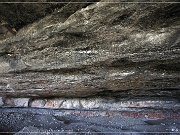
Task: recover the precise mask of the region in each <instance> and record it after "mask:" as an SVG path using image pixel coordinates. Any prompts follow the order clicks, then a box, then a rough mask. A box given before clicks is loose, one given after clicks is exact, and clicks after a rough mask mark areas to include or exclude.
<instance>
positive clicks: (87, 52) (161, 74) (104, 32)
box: [0, 1, 180, 98]
mask: <svg viewBox="0 0 180 135" xmlns="http://www.w3.org/2000/svg"><path fill="white" fill-rule="evenodd" d="M178 9H179V5H178V4H175V3H150V4H144V3H107V2H103V1H102V2H97V3H95V4H92V5H89V6H87V7H86V8H82V9H80V10H78V11H76V12H75V13H72V14H71V15H70V16H69V17H67V18H65V20H64V21H57V20H56V18H57V17H60V16H61V13H62V12H61V10H60V11H59V12H58V11H57V12H55V13H54V14H51V15H49V16H47V17H46V18H44V19H41V20H40V21H38V22H35V23H33V24H32V25H29V26H27V27H25V28H23V29H21V30H20V31H19V32H18V33H17V35H16V36H15V37H13V38H10V39H6V40H3V41H1V42H0V66H1V68H0V95H1V96H11V97H12V96H14V97H88V96H94V95H95V96H96V95H100V96H104V95H105V96H106V95H108V96H116V97H127V96H128V97H132V96H136V97H140V96H149V97H150V96H154V97H157V96H162V97H168V96H170V97H176V98H178V97H179V94H180V93H179V89H180V74H179V69H180V46H179V41H180V40H179V34H180V33H179V28H180V27H179V16H178ZM64 10H65V9H64ZM65 11H66V10H65ZM65 11H64V12H65ZM58 13H59V14H58ZM58 15H59V16H58ZM39 28H41V29H39Z"/></svg>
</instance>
